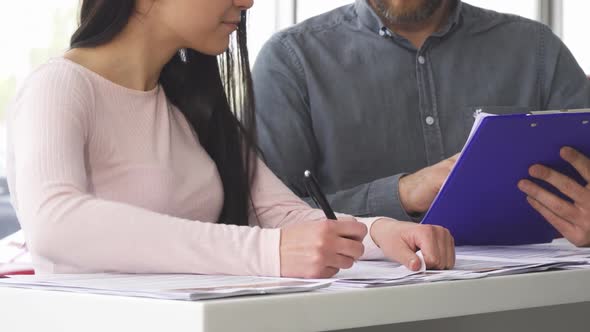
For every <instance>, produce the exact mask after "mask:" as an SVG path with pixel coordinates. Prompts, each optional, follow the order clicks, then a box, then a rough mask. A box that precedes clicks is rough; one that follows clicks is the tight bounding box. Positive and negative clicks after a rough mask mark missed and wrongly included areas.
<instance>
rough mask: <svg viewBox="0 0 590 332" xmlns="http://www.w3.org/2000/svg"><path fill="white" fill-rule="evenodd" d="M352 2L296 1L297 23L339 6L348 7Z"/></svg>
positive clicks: (328, 0)
mask: <svg viewBox="0 0 590 332" xmlns="http://www.w3.org/2000/svg"><path fill="white" fill-rule="evenodd" d="M353 2H354V1H353V0H298V1H297V21H298V22H301V21H304V20H306V19H308V18H310V17H313V16H316V15H319V14H322V13H325V12H327V11H329V10H332V9H334V8H337V7H340V6H344V5H349V4H351V3H353Z"/></svg>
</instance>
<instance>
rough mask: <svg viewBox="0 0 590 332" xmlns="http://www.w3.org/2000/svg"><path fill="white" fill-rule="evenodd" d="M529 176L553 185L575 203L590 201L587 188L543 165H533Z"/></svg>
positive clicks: (589, 193)
mask: <svg viewBox="0 0 590 332" xmlns="http://www.w3.org/2000/svg"><path fill="white" fill-rule="evenodd" d="M529 174H530V175H531V176H532V177H534V178H537V179H539V180H543V181H545V182H547V183H549V184H551V185H552V186H554V187H555V188H557V189H558V190H559V191H561V192H562V193H563V194H564V195H566V196H567V197H569V198H571V199H572V200H574V201H575V202H587V201H588V200H590V192H589V191H588V190H587V189H586V188H584V187H582V186H581V185H580V184H579V183H577V182H576V181H574V180H573V179H571V178H570V177H567V176H565V175H563V174H561V173H560V172H557V171H555V170H553V169H551V168H548V167H545V166H542V165H533V166H531V168H530V169H529Z"/></svg>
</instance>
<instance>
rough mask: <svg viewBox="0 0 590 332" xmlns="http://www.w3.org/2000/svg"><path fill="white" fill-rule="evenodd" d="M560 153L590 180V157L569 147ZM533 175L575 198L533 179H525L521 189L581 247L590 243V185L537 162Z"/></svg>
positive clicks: (558, 228)
mask: <svg viewBox="0 0 590 332" xmlns="http://www.w3.org/2000/svg"><path fill="white" fill-rule="evenodd" d="M560 155H561V157H562V158H563V159H564V160H565V161H567V162H568V163H570V164H571V165H572V166H573V167H574V168H575V169H576V170H577V171H578V173H580V175H581V176H582V177H583V178H584V179H585V180H586V182H587V183H590V160H589V159H588V157H586V156H584V155H583V154H581V153H580V152H578V151H576V150H574V149H572V148H569V147H564V148H562V149H561V151H560ZM529 174H530V175H531V176H532V177H534V178H536V179H539V180H543V181H545V182H547V183H549V184H551V185H552V186H554V187H555V188H557V189H558V190H559V191H561V192H562V193H563V194H564V195H566V196H567V197H569V198H571V199H572V201H573V203H570V202H568V201H565V200H563V199H561V198H559V197H557V196H556V195H554V194H552V193H550V192H549V191H547V190H545V189H543V188H541V187H540V186H538V185H537V184H535V183H533V182H532V181H529V180H521V181H520V182H519V183H518V188H519V189H520V190H522V191H523V192H524V193H525V194H527V200H528V202H529V204H530V205H531V206H532V207H533V208H534V209H535V210H537V211H538V212H539V213H540V214H541V215H542V216H543V217H545V219H547V221H548V222H550V223H551V224H552V225H553V226H554V227H555V228H556V229H557V230H558V231H559V232H560V233H561V234H562V235H563V236H565V238H566V239H568V240H569V241H570V242H572V243H573V244H575V245H576V246H578V247H582V246H590V184H588V185H586V187H583V186H581V185H580V184H578V183H577V182H576V181H574V180H573V179H571V178H569V177H567V176H565V175H563V174H561V173H559V172H557V171H555V170H553V169H551V168H548V167H545V166H542V165H533V166H532V167H531V168H530V169H529Z"/></svg>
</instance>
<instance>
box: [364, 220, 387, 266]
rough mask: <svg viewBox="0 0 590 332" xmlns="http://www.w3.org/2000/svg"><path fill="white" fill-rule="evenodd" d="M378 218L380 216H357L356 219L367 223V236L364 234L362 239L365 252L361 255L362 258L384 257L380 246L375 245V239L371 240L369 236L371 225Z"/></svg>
mask: <svg viewBox="0 0 590 332" xmlns="http://www.w3.org/2000/svg"><path fill="white" fill-rule="evenodd" d="M379 219H381V217H378V218H358V221H360V222H362V223H363V224H365V225H367V236H365V238H364V239H363V245H364V246H365V252H364V253H363V255H362V256H361V259H362V260H372V259H384V258H385V255H384V254H383V251H382V250H381V248H379V246H377V244H376V243H375V241H373V238H372V237H371V227H373V224H374V223H375V221H377V220H379Z"/></svg>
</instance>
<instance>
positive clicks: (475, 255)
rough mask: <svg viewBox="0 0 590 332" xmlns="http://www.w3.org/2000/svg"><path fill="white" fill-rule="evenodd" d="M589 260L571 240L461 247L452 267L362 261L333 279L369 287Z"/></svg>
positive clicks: (568, 266) (541, 268)
mask: <svg viewBox="0 0 590 332" xmlns="http://www.w3.org/2000/svg"><path fill="white" fill-rule="evenodd" d="M420 257H421V259H423V258H422V256H421V255H420ZM589 263H590V249H580V248H575V247H573V246H572V245H570V244H563V245H551V244H544V245H532V246H487V247H486V246H481V247H458V248H457V261H456V264H455V267H454V268H453V269H452V270H444V271H437V270H428V271H424V269H422V270H421V271H420V272H412V271H410V270H408V269H406V268H405V267H403V266H401V265H400V264H397V263H392V262H385V261H361V262H357V263H356V264H355V265H354V266H353V267H352V268H351V269H349V270H344V271H341V272H340V273H338V274H337V275H336V276H334V279H331V280H332V281H333V283H334V285H336V286H338V287H348V288H366V287H379V286H393V285H406V284H414V283H424V282H436V281H445V280H465V279H476V278H484V277H490V276H500V275H508V274H520V273H529V272H539V271H545V270H549V269H573V268H590V265H589Z"/></svg>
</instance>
